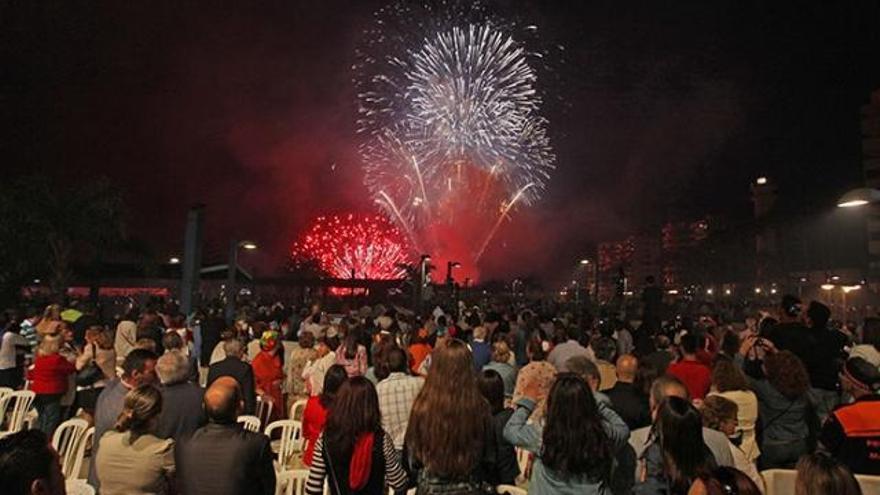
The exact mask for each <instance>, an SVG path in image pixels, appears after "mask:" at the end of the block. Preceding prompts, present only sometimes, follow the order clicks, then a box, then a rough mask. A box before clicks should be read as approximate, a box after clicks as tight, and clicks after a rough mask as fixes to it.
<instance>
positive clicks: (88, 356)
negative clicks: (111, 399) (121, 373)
mask: <svg viewBox="0 0 880 495" xmlns="http://www.w3.org/2000/svg"><path fill="white" fill-rule="evenodd" d="M92 363H94V365H95V366H97V367H98V369H99V370H100V371H101V375H100V376H99V377H98V378H97V380H96V381H95V382H93V383H91V384H88V385H84V386H81V387H80V388H79V389H78V390H77V396H76V400H77V403H78V405H79V407H81V408H82V410H83V413H84V414H85V416H86V419H87V420H88V421H89V422H91V418H92V417H93V416H94V414H95V403H96V402H97V401H98V396H99V395H101V392H102V391H103V390H104V387H105V386H106V385H107V382H108V381H110V380H112V379H114V378H116V351H115V350H114V346H113V335H112V334H111V333H110V332H109V331H108V330H107V329H105V328H104V327H101V326H93V327H89V328H88V329H87V330H86V345H85V347H83V352H82V353H81V354H80V355H79V356H78V357H77V358H76V371H78V372H79V371H82V370H83V369H84V368H86V367H87V366H91V365H92Z"/></svg>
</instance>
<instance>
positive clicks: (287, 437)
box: [264, 419, 303, 468]
mask: <svg viewBox="0 0 880 495" xmlns="http://www.w3.org/2000/svg"><path fill="white" fill-rule="evenodd" d="M275 430H281V438H280V439H278V440H272V451H273V452H275V453H277V454H278V465H279V466H281V467H282V468H284V466H286V465H287V461H288V460H289V459H290V457H291V456H292V455H293V453H294V452H301V451H302V438H303V437H302V423H301V422H299V421H294V420H292V419H281V420H278V421H273V422H271V423H269V426H267V427H266V431H265V432H264V433H265V434H266V436H267V437H269V439H270V440H271V439H272V433H274V432H275Z"/></svg>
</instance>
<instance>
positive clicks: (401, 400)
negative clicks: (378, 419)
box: [376, 372, 425, 450]
mask: <svg viewBox="0 0 880 495" xmlns="http://www.w3.org/2000/svg"><path fill="white" fill-rule="evenodd" d="M424 383H425V379H424V378H422V377H420V376H407V375H406V374H404V373H400V372H394V373H391V374H390V375H388V377H387V378H385V379H384V380H382V381H381V382H379V384H378V385H376V394H378V396H379V411H381V412H382V429H383V430H385V431H386V432H388V434H389V435H391V438H392V440H394V448H396V449H397V450H402V449H403V438H404V437H405V436H406V427H407V426H408V425H409V413H410V412H411V411H412V406H413V402H415V400H416V396H418V395H419V392H420V391H421V390H422V385H424Z"/></svg>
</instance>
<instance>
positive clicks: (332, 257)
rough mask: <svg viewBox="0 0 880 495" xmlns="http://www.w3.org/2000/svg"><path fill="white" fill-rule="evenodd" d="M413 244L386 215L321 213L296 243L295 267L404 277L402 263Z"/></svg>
mask: <svg viewBox="0 0 880 495" xmlns="http://www.w3.org/2000/svg"><path fill="white" fill-rule="evenodd" d="M409 254H410V248H409V245H408V243H407V242H406V239H405V238H404V236H403V235H402V234H401V232H400V231H399V230H398V229H397V227H395V226H394V225H392V224H391V222H389V221H388V219H386V218H385V217H384V216H382V215H364V214H354V213H350V214H348V215H333V216H326V217H325V216H321V217H318V218H316V219H315V220H314V222H313V223H312V225H311V227H309V229H308V230H306V232H305V233H304V234H303V235H302V236H301V237H300V239H299V240H298V241H296V242H295V243H294V244H293V249H292V250H291V261H292V262H293V265H294V266H295V267H306V266H310V265H311V266H316V268H318V269H319V270H321V271H322V272H325V273H326V274H327V275H330V276H331V277H336V278H359V279H380V280H388V279H395V278H402V277H404V275H405V270H404V269H403V268H402V267H401V266H400V265H401V264H403V263H406V262H408V261H409Z"/></svg>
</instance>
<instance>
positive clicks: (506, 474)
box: [477, 369, 519, 485]
mask: <svg viewBox="0 0 880 495" xmlns="http://www.w3.org/2000/svg"><path fill="white" fill-rule="evenodd" d="M477 385H478V386H479V387H480V393H481V394H483V397H485V398H486V400H487V401H488V402H489V407H490V409H491V412H492V434H493V442H494V443H495V451H496V452H497V457H498V470H497V471H496V472H494V473H489V478H488V479H487V481H488V482H489V483H490V484H492V485H498V484H505V485H513V484H515V483H516V477H517V476H518V475H519V465H518V464H517V460H516V450H515V449H514V448H513V445H512V444H511V443H510V442H508V441H507V440H506V439H505V438H504V426H505V425H506V424H507V422H508V421H509V420H510V417H511V415H513V409H510V408H505V407H504V380H503V379H502V378H501V375H499V374H498V372H497V371H495V370H491V369H484V370H483V372H482V373H480V375H479V376H478V377H477Z"/></svg>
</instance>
